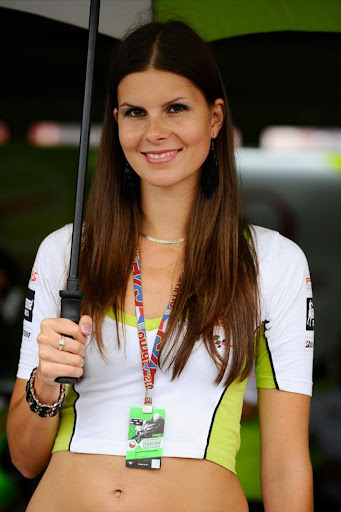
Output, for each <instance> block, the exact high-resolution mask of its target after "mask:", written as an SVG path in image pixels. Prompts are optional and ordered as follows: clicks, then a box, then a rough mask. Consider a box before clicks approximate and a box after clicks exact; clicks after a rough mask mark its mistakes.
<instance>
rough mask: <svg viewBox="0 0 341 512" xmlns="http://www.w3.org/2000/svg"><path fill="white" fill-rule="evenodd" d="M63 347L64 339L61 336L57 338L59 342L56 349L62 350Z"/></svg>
mask: <svg viewBox="0 0 341 512" xmlns="http://www.w3.org/2000/svg"><path fill="white" fill-rule="evenodd" d="M64 345H65V339H64V336H61V337H60V338H59V341H58V348H59V350H63V348H64Z"/></svg>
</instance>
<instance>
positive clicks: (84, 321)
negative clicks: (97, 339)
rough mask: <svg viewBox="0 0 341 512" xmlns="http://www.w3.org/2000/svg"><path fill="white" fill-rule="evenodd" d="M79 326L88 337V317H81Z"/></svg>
mask: <svg viewBox="0 0 341 512" xmlns="http://www.w3.org/2000/svg"><path fill="white" fill-rule="evenodd" d="M79 326H80V328H81V329H82V332H83V334H84V335H85V336H90V335H91V333H92V318H91V316H89V315H83V316H82V317H81V319H80V320H79Z"/></svg>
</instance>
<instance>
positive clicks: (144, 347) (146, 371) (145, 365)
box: [133, 249, 182, 413]
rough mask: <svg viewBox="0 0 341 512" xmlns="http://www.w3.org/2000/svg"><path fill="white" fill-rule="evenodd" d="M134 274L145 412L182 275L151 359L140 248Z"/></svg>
mask: <svg viewBox="0 0 341 512" xmlns="http://www.w3.org/2000/svg"><path fill="white" fill-rule="evenodd" d="M133 274H134V295H135V309H136V321H137V331H138V337H139V343H140V353H141V362H142V371H143V379H144V385H145V389H146V394H145V399H144V405H143V407H142V410H143V412H144V413H149V412H152V410H153V406H152V391H153V387H154V382H155V373H156V369H157V366H158V362H159V353H160V347H161V341H162V337H163V335H164V333H165V331H166V327H167V321H168V319H169V316H170V314H171V311H172V308H173V305H174V301H175V299H176V296H177V293H178V290H179V287H180V284H181V279H182V276H180V279H179V281H178V283H177V285H176V287H175V288H174V291H173V294H172V296H171V298H170V301H169V303H168V306H167V308H166V311H165V312H164V315H163V317H162V319H161V322H160V325H159V328H158V331H157V334H156V338H155V341H154V346H153V350H152V354H151V357H150V360H149V353H148V344H147V334H146V327H145V317H144V309H143V297H142V284H141V264H140V255H139V250H138V249H137V251H136V256H135V260H134V263H133Z"/></svg>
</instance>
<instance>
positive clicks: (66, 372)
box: [40, 361, 83, 383]
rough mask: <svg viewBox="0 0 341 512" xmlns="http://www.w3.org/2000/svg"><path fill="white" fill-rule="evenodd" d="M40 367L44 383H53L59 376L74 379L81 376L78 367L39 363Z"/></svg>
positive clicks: (81, 371)
mask: <svg viewBox="0 0 341 512" xmlns="http://www.w3.org/2000/svg"><path fill="white" fill-rule="evenodd" d="M40 367H41V373H42V375H43V377H42V378H43V381H44V382H45V383H54V382H55V379H56V378H57V377H60V376H61V375H63V376H64V377H74V378H75V379H79V378H80V377H82V375H83V368H82V367H80V366H72V365H69V364H63V363H55V362H51V361H41V363H40Z"/></svg>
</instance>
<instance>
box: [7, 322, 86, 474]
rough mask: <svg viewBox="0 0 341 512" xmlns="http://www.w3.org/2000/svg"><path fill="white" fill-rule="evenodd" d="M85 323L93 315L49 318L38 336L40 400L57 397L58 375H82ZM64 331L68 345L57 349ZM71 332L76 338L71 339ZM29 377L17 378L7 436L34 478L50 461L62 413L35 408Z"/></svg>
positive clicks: (50, 401)
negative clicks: (44, 412)
mask: <svg viewBox="0 0 341 512" xmlns="http://www.w3.org/2000/svg"><path fill="white" fill-rule="evenodd" d="M85 325H87V326H89V325H90V327H91V318H90V317H88V316H83V317H82V318H81V321H80V323H79V325H77V324H75V323H74V322H71V321H70V320H66V319H63V318H58V319H46V320H44V321H43V322H42V326H41V332H40V334H39V336H38V343H39V366H38V369H37V373H36V379H35V383H34V389H35V394H36V396H37V399H38V400H39V401H40V402H41V403H45V404H51V405H52V404H53V403H55V402H57V401H58V398H59V393H60V385H59V384H57V383H56V382H55V378H56V377H58V376H61V375H63V376H70V377H76V378H78V377H81V376H82V375H83V365H84V356H85V346H84V345H85V342H86V339H87V334H86V332H85V330H84V328H85ZM60 333H64V334H65V335H68V336H70V337H65V348H64V350H63V351H60V350H59V349H58V340H59V338H60V336H61V334H60ZM71 336H72V337H73V338H74V339H71ZM25 386H26V381H25V380H23V379H17V381H16V384H15V387H14V390H13V395H12V399H11V404H10V410H9V416H8V423H7V436H8V444H9V449H10V453H11V457H12V462H13V464H14V465H15V466H16V468H17V469H18V470H19V471H20V472H21V473H22V474H23V475H24V476H25V477H26V478H34V477H35V476H37V475H38V474H39V473H40V472H41V471H42V470H43V469H45V468H46V466H47V465H48V463H49V461H50V458H51V450H52V447H53V444H54V440H55V437H56V434H57V431H58V426H59V414H57V416H55V417H52V418H49V417H46V418H41V417H40V416H39V415H38V414H36V413H34V412H32V411H31V410H30V408H29V405H28V403H27V402H26V391H25Z"/></svg>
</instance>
